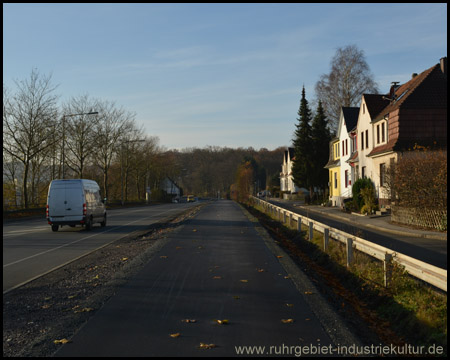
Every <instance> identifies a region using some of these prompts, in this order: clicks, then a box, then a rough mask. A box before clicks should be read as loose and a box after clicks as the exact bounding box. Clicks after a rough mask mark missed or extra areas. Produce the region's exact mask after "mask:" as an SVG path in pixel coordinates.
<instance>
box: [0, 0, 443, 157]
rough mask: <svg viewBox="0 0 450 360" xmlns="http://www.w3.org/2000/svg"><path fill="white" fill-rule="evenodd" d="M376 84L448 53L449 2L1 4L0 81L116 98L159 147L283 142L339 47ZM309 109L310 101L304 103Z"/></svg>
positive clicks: (64, 97) (384, 85)
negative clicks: (43, 82)
mask: <svg viewBox="0 0 450 360" xmlns="http://www.w3.org/2000/svg"><path fill="white" fill-rule="evenodd" d="M347 45H356V46H357V47H358V48H359V49H361V50H363V51H364V55H365V58H366V61H367V63H368V65H369V67H370V71H371V73H372V74H373V77H374V79H375V81H376V82H377V84H378V87H379V89H380V92H381V93H387V92H388V91H389V87H390V84H391V82H392V81H399V82H400V83H404V82H406V81H408V80H409V79H410V78H411V75H412V73H420V72H422V71H424V70H426V69H428V68H430V67H431V66H433V65H435V64H437V63H438V62H439V59H440V58H442V57H444V56H447V4H445V3H442V4H440V3H435V4H428V3H427V4H417V3H414V4H405V3H400V4H387V3H386V4H295V3H287V4H270V3H261V4H258V3H251V4H243V3H228V4H186V3H182V4H173V3H165V4H142V3H137V4H118V3H112V4H105V3H101V4H92V3H88V4H54V3H52V4H50V3H49V4H23V3H15V4H14V3H10V4H8V3H7V4H3V84H4V86H6V87H7V88H8V89H14V88H15V83H14V81H21V80H26V79H29V77H30V74H31V71H32V69H37V70H38V71H39V73H40V74H42V75H46V76H47V75H51V76H52V83H53V84H54V85H58V87H57V89H56V91H55V93H57V94H59V95H60V103H61V104H62V103H63V102H65V101H68V100H69V99H70V98H71V97H78V96H81V95H85V94H87V95H89V97H91V98H95V99H102V100H108V101H114V102H115V103H116V105H117V106H118V107H123V108H124V109H125V110H128V111H130V112H134V113H136V124H137V125H138V126H142V127H143V129H144V131H145V133H146V134H148V135H149V136H157V137H158V138H159V143H160V145H161V146H163V147H165V148H167V149H185V148H192V147H197V148H203V147H205V146H220V147H231V148H237V147H243V148H247V147H253V148H255V149H256V150H258V149H260V148H267V149H269V150H273V149H275V148H277V147H280V146H291V144H292V138H293V133H294V130H295V124H296V123H297V117H298V115H297V112H298V109H299V105H300V98H301V90H302V87H303V86H304V87H305V91H306V99H307V100H308V101H309V102H310V104H312V103H314V100H315V91H314V87H315V84H316V82H317V81H318V80H319V79H320V76H321V75H322V74H327V73H329V72H330V61H331V59H332V57H333V56H334V55H335V53H336V50H337V48H339V47H345V46H347ZM312 110H314V109H312Z"/></svg>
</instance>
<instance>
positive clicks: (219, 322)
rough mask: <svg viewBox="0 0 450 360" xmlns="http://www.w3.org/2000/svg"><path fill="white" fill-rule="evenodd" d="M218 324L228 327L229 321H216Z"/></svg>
mask: <svg viewBox="0 0 450 360" xmlns="http://www.w3.org/2000/svg"><path fill="white" fill-rule="evenodd" d="M214 321H215V322H216V323H218V324H219V325H227V324H228V320H227V319H224V320H214Z"/></svg>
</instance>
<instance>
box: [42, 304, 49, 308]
mask: <svg viewBox="0 0 450 360" xmlns="http://www.w3.org/2000/svg"><path fill="white" fill-rule="evenodd" d="M51 307H52V305H51V304H45V305H42V306H41V309H48V308H51Z"/></svg>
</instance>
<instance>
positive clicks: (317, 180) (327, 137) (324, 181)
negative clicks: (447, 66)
mask: <svg viewBox="0 0 450 360" xmlns="http://www.w3.org/2000/svg"><path fill="white" fill-rule="evenodd" d="M311 137H312V151H313V152H314V162H313V171H312V176H313V183H314V186H317V187H319V188H321V189H325V188H326V187H327V186H328V170H327V169H325V168H324V166H325V164H326V163H327V161H328V157H329V143H330V141H331V133H330V130H329V126H328V119H327V117H326V115H325V111H324V109H323V106H322V102H321V101H320V100H319V105H318V106H317V111H316V116H315V117H314V120H313V122H312V127H311Z"/></svg>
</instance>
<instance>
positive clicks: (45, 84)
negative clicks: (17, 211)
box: [3, 69, 58, 208]
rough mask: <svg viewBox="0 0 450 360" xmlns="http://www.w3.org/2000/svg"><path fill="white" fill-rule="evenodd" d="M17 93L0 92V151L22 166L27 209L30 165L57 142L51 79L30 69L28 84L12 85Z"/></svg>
mask: <svg viewBox="0 0 450 360" xmlns="http://www.w3.org/2000/svg"><path fill="white" fill-rule="evenodd" d="M15 84H16V86H17V92H16V93H15V94H13V95H12V96H11V97H9V96H6V97H5V89H4V91H3V94H4V97H3V151H4V152H6V153H7V154H9V155H10V156H11V157H12V158H14V159H17V160H18V161H19V162H20V163H21V164H22V166H23V175H22V204H23V206H24V207H25V208H27V207H28V205H29V194H28V182H29V181H30V179H29V172H30V169H31V164H32V161H34V160H36V158H37V157H38V156H39V154H40V153H41V152H42V151H44V150H46V149H47V148H49V147H50V146H52V145H53V144H54V143H55V142H56V141H58V139H56V138H55V136H54V132H53V129H54V127H55V126H56V124H57V115H58V111H57V105H56V103H57V99H58V96H57V95H55V94H54V90H55V89H56V86H53V85H52V83H51V75H49V76H41V75H40V74H39V73H38V71H37V70H36V69H33V70H32V72H31V76H30V79H29V80H25V81H20V82H19V81H15Z"/></svg>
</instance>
